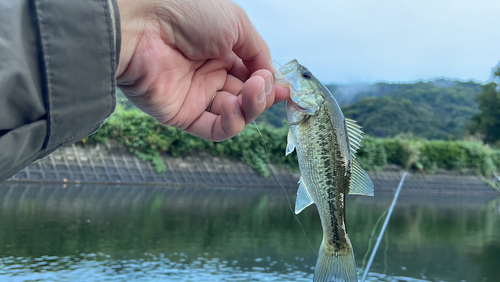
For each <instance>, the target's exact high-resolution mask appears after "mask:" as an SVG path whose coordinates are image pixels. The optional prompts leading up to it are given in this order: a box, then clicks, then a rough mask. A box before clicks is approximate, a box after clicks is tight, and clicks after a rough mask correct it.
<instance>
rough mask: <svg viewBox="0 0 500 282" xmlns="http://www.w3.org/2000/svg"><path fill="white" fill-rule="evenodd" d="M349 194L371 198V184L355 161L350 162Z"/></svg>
mask: <svg viewBox="0 0 500 282" xmlns="http://www.w3.org/2000/svg"><path fill="white" fill-rule="evenodd" d="M349 194H356V195H364V196H373V183H372V181H371V179H370V177H369V176H368V174H367V173H366V171H365V170H364V169H362V168H361V166H360V165H359V163H358V162H357V161H356V160H352V166H351V184H350V186H349Z"/></svg>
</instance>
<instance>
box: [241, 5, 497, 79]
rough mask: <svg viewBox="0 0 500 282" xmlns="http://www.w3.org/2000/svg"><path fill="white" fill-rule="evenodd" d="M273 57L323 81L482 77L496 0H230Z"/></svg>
mask: <svg viewBox="0 0 500 282" xmlns="http://www.w3.org/2000/svg"><path fill="white" fill-rule="evenodd" d="M233 1H234V2H235V3H237V4H238V5H240V6H241V7H242V8H243V9H244V10H245V11H246V12H247V14H248V15H249V17H250V19H251V20H252V22H253V24H254V25H255V27H256V28H257V30H258V31H259V33H260V34H261V35H262V37H263V38H264V39H265V40H266V42H267V43H268V45H269V48H270V49H271V54H272V56H273V59H274V60H275V61H277V62H278V63H279V64H285V63H287V62H288V61H290V60H291V59H294V58H296V59H297V60H298V61H299V62H300V63H301V64H303V65H304V66H306V67H307V68H309V70H311V71H312V72H313V73H314V74H315V75H316V76H317V77H318V78H319V79H320V80H322V81H323V82H324V83H341V84H349V83H359V82H362V83H374V82H378V81H389V82H411V81H417V80H429V79H432V78H436V77H447V78H456V79H460V80H469V79H473V80H476V81H479V82H485V81H486V80H488V79H489V78H490V75H491V69H492V68H493V67H494V66H495V65H497V64H498V62H499V61H500V0H371V1H369V0H342V1H336V0H301V1H296V0H233Z"/></svg>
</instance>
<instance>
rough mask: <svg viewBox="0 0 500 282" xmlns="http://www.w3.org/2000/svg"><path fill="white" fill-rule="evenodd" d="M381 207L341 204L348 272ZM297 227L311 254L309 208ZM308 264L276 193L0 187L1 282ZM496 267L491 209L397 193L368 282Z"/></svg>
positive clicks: (254, 271) (177, 276)
mask: <svg viewBox="0 0 500 282" xmlns="http://www.w3.org/2000/svg"><path fill="white" fill-rule="evenodd" d="M403 189H404V188H403ZM290 193H292V194H294V192H292V191H290ZM391 200H392V195H391V194H386V195H384V194H380V193H379V194H377V196H376V197H374V198H369V197H360V196H353V197H349V199H348V203H347V204H348V206H347V224H348V229H349V235H350V238H351V240H352V243H353V246H354V250H355V256H356V262H357V266H358V268H360V267H361V266H362V265H363V256H364V255H365V252H366V250H367V248H368V244H369V242H370V241H371V243H372V244H374V240H375V239H376V238H370V234H371V233H372V230H373V228H374V225H375V222H376V221H377V219H378V217H379V216H380V215H381V214H382V213H383V212H384V210H385V209H386V208H387V207H388V206H389V205H390V202H391ZM299 218H300V220H301V221H302V224H303V225H304V228H305V230H306V233H307V235H308V237H309V239H310V240H311V243H312V244H313V246H314V247H315V248H318V246H319V244H320V242H321V237H322V233H321V226H320V222H319V217H318V215H317V212H316V211H315V208H314V207H310V208H307V209H306V210H304V211H303V212H302V213H301V214H300V215H299ZM376 234H378V232H377V233H376ZM315 260H316V254H315V253H314V252H313V250H311V248H310V247H309V245H308V243H307V241H306V239H305V238H304V236H303V234H302V231H301V229H300V226H299V225H298V224H297V222H296V221H295V219H294V218H293V216H292V214H291V212H290V210H289V208H288V204H287V203H286V198H285V196H284V193H283V191H282V190H281V189H256V188H252V189H244V188H235V189H230V188H224V189H223V188H220V189H218V188H200V187H198V188H196V187H137V186H136V187H133V186H121V187H120V186H71V185H68V186H62V185H27V184H9V185H3V186H0V281H312V275H313V271H314V263H315ZM499 265H500V199H499V198H497V199H495V198H494V197H493V198H491V196H489V197H486V196H485V197H476V196H474V197H450V196H438V195H432V196H415V195H406V194H405V193H404V191H403V193H402V195H401V197H400V200H399V201H398V204H397V206H396V208H395V210H394V213H393V215H392V217H391V221H390V223H389V227H388V230H387V231H386V237H384V239H383V241H382V244H381V246H380V248H379V251H378V253H377V256H376V258H375V261H374V264H373V266H372V268H371V273H370V274H369V276H368V277H369V279H368V281H422V280H423V281H499V277H500V267H499ZM360 275H361V273H360Z"/></svg>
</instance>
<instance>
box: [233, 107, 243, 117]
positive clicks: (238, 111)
mask: <svg viewBox="0 0 500 282" xmlns="http://www.w3.org/2000/svg"><path fill="white" fill-rule="evenodd" d="M233 115H234V116H235V117H239V116H241V108H240V105H236V107H234V110H233Z"/></svg>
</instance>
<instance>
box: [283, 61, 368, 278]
mask: <svg viewBox="0 0 500 282" xmlns="http://www.w3.org/2000/svg"><path fill="white" fill-rule="evenodd" d="M274 82H275V83H276V84H278V85H282V86H285V87H289V88H290V100H288V101H287V102H286V111H287V118H288V123H289V125H290V130H289V132H288V137H287V139H288V143H287V148H286V152H285V153H286V154H287V155H288V154H290V153H291V152H293V150H297V156H298V159H299V167H300V172H301V178H300V180H299V189H298V191H297V201H296V203H295V213H296V214H298V213H300V212H301V211H302V210H303V209H305V208H306V207H308V206H309V205H311V204H313V203H315V204H316V207H317V208H318V212H319V216H320V218H321V224H322V226H323V241H322V243H321V246H320V249H319V253H318V258H317V260H316V268H315V270H314V282H331V281H349V282H350V281H358V279H357V274H356V263H355V261H354V252H353V249H352V245H351V241H350V240H349V236H348V235H347V226H346V221H345V200H346V195H347V194H359V195H367V196H373V184H372V181H371V180H370V177H369V176H368V174H366V172H365V171H364V170H363V169H362V168H361V167H360V165H359V163H358V162H357V161H356V159H355V154H356V151H357V150H358V148H359V147H360V143H361V138H362V136H363V132H362V131H361V127H360V126H358V125H357V124H356V122H355V121H353V120H350V119H347V118H344V115H343V114H342V111H341V109H340V106H339V104H338V103H337V101H336V100H335V98H334V96H333V95H332V93H330V91H329V90H328V89H327V88H326V87H325V86H324V85H323V84H322V83H321V82H320V81H319V80H318V79H317V78H316V77H314V76H313V75H312V73H311V72H310V71H309V70H308V69H306V68H305V67H304V66H302V65H300V64H299V63H298V62H297V61H296V60H293V61H291V62H289V63H287V64H286V65H284V66H283V67H282V68H280V69H279V70H278V71H277V72H276V73H275V74H274Z"/></svg>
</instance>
